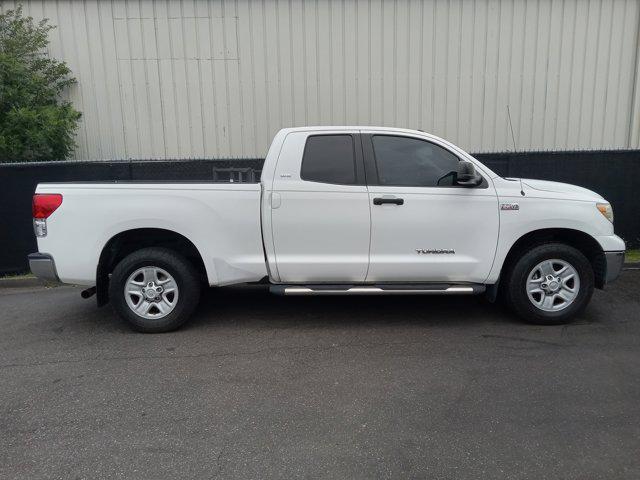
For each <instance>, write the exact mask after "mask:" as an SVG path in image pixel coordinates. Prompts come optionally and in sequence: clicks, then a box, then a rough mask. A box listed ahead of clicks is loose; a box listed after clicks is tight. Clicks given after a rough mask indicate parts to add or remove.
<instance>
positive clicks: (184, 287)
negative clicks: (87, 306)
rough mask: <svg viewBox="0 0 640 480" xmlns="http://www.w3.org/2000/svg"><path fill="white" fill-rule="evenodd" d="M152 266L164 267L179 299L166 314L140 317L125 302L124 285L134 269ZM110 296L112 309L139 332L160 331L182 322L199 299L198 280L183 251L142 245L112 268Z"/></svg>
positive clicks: (173, 327) (176, 326) (171, 328)
mask: <svg viewBox="0 0 640 480" xmlns="http://www.w3.org/2000/svg"><path fill="white" fill-rule="evenodd" d="M147 266H154V267H159V268H162V269H163V270H166V271H167V272H168V273H169V274H170V275H171V276H172V277H173V278H174V279H175V281H176V283H177V284H178V302H177V305H176V306H175V308H174V309H173V311H172V312H171V313H169V314H168V315H167V316H165V317H162V318H160V319H157V320H151V319H146V318H143V317H140V316H139V315H137V314H136V313H135V312H133V311H132V310H131V309H130V308H129V306H128V305H127V302H126V299H125V295H124V287H125V283H126V282H127V279H128V278H129V276H130V275H131V274H132V273H133V272H134V271H135V270H137V269H139V268H142V267H147ZM109 298H110V300H111V303H112V305H113V308H114V309H115V311H116V312H117V313H118V314H119V315H120V316H121V317H122V318H123V319H125V320H126V321H127V322H128V323H129V325H130V326H131V327H132V328H133V329H134V330H137V331H139V332H147V333H160V332H169V331H171V330H175V329H176V328H178V327H180V326H181V325H182V324H184V323H185V322H186V321H187V320H188V319H189V317H190V316H191V314H192V313H193V311H194V310H195V308H196V307H197V305H198V301H199V299H200V282H199V280H198V276H197V274H196V270H195V268H194V267H193V265H192V264H191V263H190V262H189V261H188V260H187V259H186V258H185V257H183V256H182V255H180V254H179V253H177V252H174V251H173V250H170V249H167V248H159V247H153V248H145V249H141V250H138V251H136V252H133V253H131V254H130V255H128V256H127V257H125V258H124V259H123V260H122V261H120V263H118V265H117V266H116V268H115V269H114V270H113V273H112V275H111V280H110V282H109Z"/></svg>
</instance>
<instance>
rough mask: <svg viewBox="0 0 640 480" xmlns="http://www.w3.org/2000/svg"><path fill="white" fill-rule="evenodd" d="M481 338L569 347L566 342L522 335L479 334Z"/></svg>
mask: <svg viewBox="0 0 640 480" xmlns="http://www.w3.org/2000/svg"><path fill="white" fill-rule="evenodd" d="M481 336H482V338H497V339H501V340H513V341H516V342H527V343H537V344H539V345H549V346H552V347H569V346H571V345H569V344H567V343H557V342H549V341H547V340H535V339H532V338H524V337H511V336H509V335H490V334H484V335H481Z"/></svg>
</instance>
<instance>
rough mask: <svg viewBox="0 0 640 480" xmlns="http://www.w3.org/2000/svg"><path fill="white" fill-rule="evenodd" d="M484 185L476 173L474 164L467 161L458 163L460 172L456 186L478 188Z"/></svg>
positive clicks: (458, 172) (457, 173)
mask: <svg viewBox="0 0 640 480" xmlns="http://www.w3.org/2000/svg"><path fill="white" fill-rule="evenodd" d="M481 183H482V177H481V176H480V174H479V173H478V172H476V167H474V166H473V163H471V162H467V161H466V160H460V161H459V162H458V171H457V172H456V185H460V186H461V187H477V186H478V185H480V184H481Z"/></svg>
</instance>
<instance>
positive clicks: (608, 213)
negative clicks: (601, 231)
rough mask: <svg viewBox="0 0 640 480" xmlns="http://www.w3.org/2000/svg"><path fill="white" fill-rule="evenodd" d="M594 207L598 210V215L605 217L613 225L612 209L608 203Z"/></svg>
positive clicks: (597, 204)
mask: <svg viewBox="0 0 640 480" xmlns="http://www.w3.org/2000/svg"><path fill="white" fill-rule="evenodd" d="M596 207H597V208H598V210H600V213H601V214H602V215H604V216H605V218H606V219H607V220H609V221H610V222H611V223H613V208H611V204H609V203H596Z"/></svg>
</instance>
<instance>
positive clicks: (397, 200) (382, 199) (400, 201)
mask: <svg viewBox="0 0 640 480" xmlns="http://www.w3.org/2000/svg"><path fill="white" fill-rule="evenodd" d="M385 203H391V204H393V205H404V198H395V197H376V198H374V199H373V204H374V205H384V204H385Z"/></svg>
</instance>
